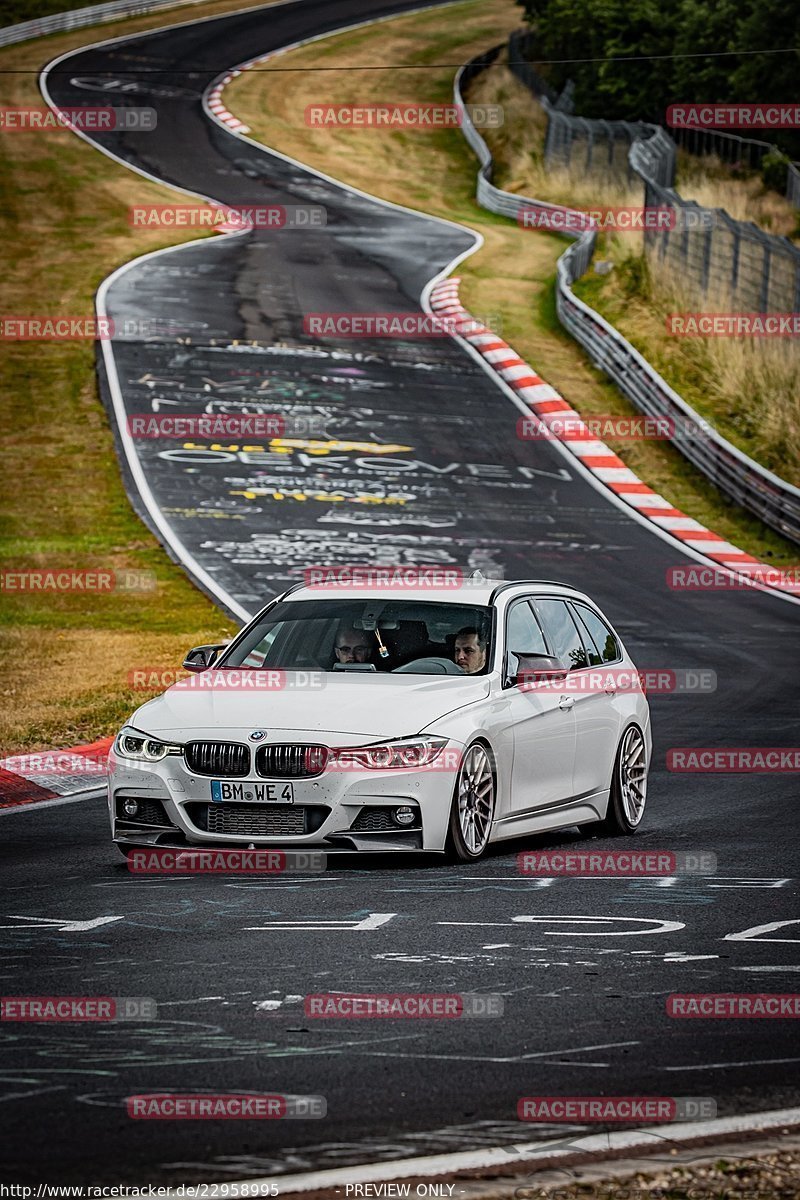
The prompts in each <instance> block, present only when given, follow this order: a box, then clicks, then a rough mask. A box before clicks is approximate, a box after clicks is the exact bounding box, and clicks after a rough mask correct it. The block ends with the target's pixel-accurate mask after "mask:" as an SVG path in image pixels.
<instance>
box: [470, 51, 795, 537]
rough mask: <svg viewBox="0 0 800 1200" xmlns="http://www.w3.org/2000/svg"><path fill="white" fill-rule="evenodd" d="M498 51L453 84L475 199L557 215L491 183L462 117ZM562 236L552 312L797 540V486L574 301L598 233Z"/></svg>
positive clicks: (515, 211)
mask: <svg viewBox="0 0 800 1200" xmlns="http://www.w3.org/2000/svg"><path fill="white" fill-rule="evenodd" d="M502 49H503V47H502V46H496V47H494V48H493V49H492V50H490V51H488V52H487V53H485V54H482V55H479V56H478V57H477V58H474V59H471V61H470V62H468V63H467V64H466V65H465V66H463V67H461V68H460V70H459V71H458V73H457V74H456V78H455V81H454V85H453V93H454V100H455V103H456V104H457V105H459V106H460V107H461V111H462V113H463V119H462V125H461V130H462V133H463V134H464V137H465V138H466V139H467V142H468V143H469V145H470V146H471V147H472V149H473V150H474V152H475V154H476V155H477V157H478V160H479V163H480V166H479V169H478V179H477V189H476V196H477V200H478V203H479V204H480V205H481V206H482V207H483V208H487V209H488V210H489V211H490V212H494V213H499V214H501V215H502V216H506V217H513V218H514V219H518V217H519V214H520V213H521V212H522V211H523V210H535V211H538V212H544V211H548V210H549V211H551V212H552V211H554V210H555V211H558V212H559V213H563V212H564V211H565V208H564V206H563V205H558V204H549V203H547V202H545V201H542V200H534V199H530V198H528V197H525V196H518V195H514V194H512V193H511V192H504V191H502V189H500V188H498V187H495V185H494V184H493V183H492V171H493V166H494V163H493V159H492V153H491V151H490V149H489V147H488V146H487V144H486V142H485V141H484V140H483V138H482V137H481V135H480V133H479V132H478V130H477V129H476V128H475V126H474V125H473V124H472V122H471V120H470V119H469V115H468V112H467V109H466V107H465V104H464V99H463V95H462V87H463V86H466V84H468V83H469V82H470V81H471V80H472V79H474V78H475V77H476V76H477V75H479V74H480V73H481V71H483V70H484V69H485V68H486V67H487V66H488V65H489V64H490V63H492V62H494V61H495V59H496V58H497V56H498V54H499V53H500V51H501V50H502ZM545 99H546V97H545ZM547 103H548V104H549V101H547ZM654 136H655V135H654ZM635 147H638V148H639V149H640V153H643V152H645V151H646V147H647V142H646V141H643V142H637V143H634V146H633V147H632V148H631V152H632V153H633V151H634V148H635ZM567 211H570V210H567ZM564 236H566V237H569V238H571V239H573V240H572V243H571V245H570V246H569V247H568V248H567V249H566V250H565V251H564V253H563V254H562V255H561V257H560V258H559V260H558V269H557V276H556V310H557V312H558V317H559V320H560V321H561V323H562V325H563V326H564V327H565V328H566V329H567V330H568V331H569V332H570V333H571V334H572V336H573V337H574V338H575V340H576V341H578V342H579V343H580V344H581V346H583V348H584V349H585V350H586V351H587V353H588V354H589V356H590V358H591V359H592V361H593V362H594V363H595V364H596V365H597V366H598V367H599V368H600V369H601V370H602V371H604V372H605V373H606V375H608V376H609V378H610V379H611V380H612V381H613V382H614V383H615V384H616V385H617V387H618V388H619V389H620V391H621V392H622V393H623V394H624V395H625V396H627V397H628V399H629V400H630V401H631V403H632V404H633V405H634V407H635V408H637V409H638V410H639V411H640V412H643V413H646V414H647V415H648V416H654V417H665V418H669V419H671V420H672V421H674V423H675V424H674V429H675V438H674V443H675V445H676V446H677V448H678V449H679V450H680V451H681V453H682V454H683V455H684V456H685V457H686V458H687V459H688V460H689V462H691V463H692V464H693V465H694V466H695V467H697V469H698V470H699V471H701V472H702V473H703V475H705V477H706V478H707V479H710V480H711V482H712V483H714V484H715V485H716V486H717V487H718V488H719V489H720V491H722V492H724V493H725V494H726V495H727V496H730V497H731V499H733V500H735V501H736V502H737V503H738V504H741V505H742V506H743V507H744V508H746V509H748V511H749V512H752V513H755V514H756V516H758V517H760V518H761V520H762V521H764V523H765V524H766V525H769V526H770V527H771V528H772V529H775V530H777V531H778V532H779V533H782V534H783V535H784V537H787V538H790V539H791V540H792V541H794V542H797V543H800V489H798V488H796V487H793V486H792V484H790V483H787V482H786V480H784V479H780V478H779V477H778V476H777V475H774V474H773V473H772V472H771V471H768V470H766V468H765V467H762V466H761V465H760V464H759V463H757V462H755V461H754V460H753V459H752V458H749V457H748V456H747V455H746V454H743V453H742V451H741V450H738V449H737V448H736V447H735V446H734V445H732V444H731V442H729V441H727V439H726V438H724V437H722V436H721V435H720V434H719V433H717V431H716V430H715V429H714V428H713V427H712V426H711V425H709V423H708V422H707V421H705V420H704V419H703V418H702V417H701V416H700V415H699V413H697V412H695V410H694V409H693V408H692V407H691V405H689V404H687V403H686V401H685V400H684V399H683V398H682V397H681V396H679V395H678V393H677V392H675V391H674V390H673V389H672V388H671V387H670V386H669V384H668V383H667V382H666V380H664V379H662V377H661V376H660V375H659V373H658V372H657V371H656V370H655V368H654V367H652V366H651V365H650V363H649V362H648V361H647V360H646V359H645V358H643V357H642V355H641V354H640V353H639V352H638V351H637V350H635V349H634V347H633V346H632V345H631V344H630V342H628V341H626V339H625V338H624V337H622V335H621V334H620V333H619V332H618V331H617V330H616V329H615V328H614V326H613V325H610V324H609V323H608V321H606V320H604V319H603V317H601V316H600V314H599V313H598V312H595V310H594V309H593V308H590V307H589V305H588V304H585V303H584V302H583V301H582V300H579V299H578V297H577V296H576V295H575V294H574V292H573V291H572V287H571V285H572V284H573V283H575V281H576V280H577V279H579V278H580V276H581V275H583V274H584V273H585V272H586V270H587V269H588V267H589V264H590V263H591V261H592V257H593V255H594V250H595V244H596V240H597V234H596V232H595V231H594V230H584V231H583V232H580V233H569V232H566V231H565V233H564Z"/></svg>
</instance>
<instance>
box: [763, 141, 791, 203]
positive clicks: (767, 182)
mask: <svg viewBox="0 0 800 1200" xmlns="http://www.w3.org/2000/svg"><path fill="white" fill-rule="evenodd" d="M790 162H791V159H790V158H789V156H788V154H784V153H783V152H782V151H781V150H778V148H777V147H774V148H773V149H772V150H770V151H769V152H768V153H767V154H765V155H764V157H763V158H762V160H761V178H762V179H763V180H764V187H768V188H772V190H773V192H780V194H781V195H782V196H783V195H785V193H786V173H787V170H788V167H789V163H790Z"/></svg>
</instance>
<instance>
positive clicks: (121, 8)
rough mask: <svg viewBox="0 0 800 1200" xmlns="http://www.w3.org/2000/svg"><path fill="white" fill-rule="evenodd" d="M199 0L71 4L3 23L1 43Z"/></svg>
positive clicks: (133, 0)
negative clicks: (64, 8)
mask: <svg viewBox="0 0 800 1200" xmlns="http://www.w3.org/2000/svg"><path fill="white" fill-rule="evenodd" d="M199 3H200V0H110V3H108V4H93V5H91V6H90V7H89V8H74V9H72V11H71V12H60V13H52V14H51V15H50V16H49V17H37V18H36V20H34V21H20V22H19V23H18V24H17V25H6V26H5V28H3V29H0V46H13V45H15V44H16V43H17V42H27V41H29V39H30V38H37V37H44V36H45V34H48V33H65V32H67V31H68V30H70V29H82V28H83V27H84V26H86V25H102V24H104V23H105V22H106V21H117V20H119V19H120V18H122V17H141V16H144V15H145V14H146V13H151V12H158V11H159V10H160V9H162V8H183V7H184V5H187V4H199Z"/></svg>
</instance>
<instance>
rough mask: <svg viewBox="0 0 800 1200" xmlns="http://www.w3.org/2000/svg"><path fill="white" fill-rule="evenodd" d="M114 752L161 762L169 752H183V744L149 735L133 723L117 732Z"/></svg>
mask: <svg viewBox="0 0 800 1200" xmlns="http://www.w3.org/2000/svg"><path fill="white" fill-rule="evenodd" d="M114 753H115V754H118V755H119V756H120V758H133V759H136V761H137V762H160V761H161V759H162V758H166V757H167V755H168V754H182V753H183V746H176V745H174V744H172V743H170V742H160V741H159V740H158V738H152V737H149V736H148V735H147V734H146V733H141V732H140V731H139V730H138V729H134V728H133V726H132V725H126V726H125V727H124V728H123V729H121V730H120V731H119V733H118V734H117V737H116V741H115V742H114Z"/></svg>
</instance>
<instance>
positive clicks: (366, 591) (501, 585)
mask: <svg viewBox="0 0 800 1200" xmlns="http://www.w3.org/2000/svg"><path fill="white" fill-rule="evenodd" d="M390 569H391V568H387V570H390ZM376 573H377V571H376ZM518 590H521V591H524V592H526V593H528V592H532V593H534V594H540V593H545V592H546V593H549V594H552V593H553V591H554V590H556V591H558V592H559V593H563V594H564V595H567V596H576V597H578V596H579V597H581V598H582V599H588V597H586V596H585V595H584V593H583V592H580V591H578V589H577V588H574V587H572V586H571V585H570V584H568V583H559V582H558V581H557V580H551V579H504V580H500V579H481V580H476V579H463V580H461V581H460V582H456V583H454V584H453V586H451V587H424V586H417V587H411V586H406V585H405V584H399V585H398V584H394V585H392V584H389V583H385V584H377V585H375V586H370V587H365V586H354V585H352V584H346V583H339V582H335V583H320V584H317V585H309V584H296V585H295V586H294V587H293V588H291V589H290V590H289V591H288V592H286V593H284V595H283V597H281V598H282V599H284V600H288V601H295V600H332V599H334V600H409V601H413V602H414V603H419V602H420V601H423V600H430V601H432V602H434V603H437V604H476V605H483V606H486V605H491V604H493V603H495V601H496V600H498V599H501V598H505V596H506V595H508V596H509V597H511V596H513V595H515V594H516V592H517V591H518Z"/></svg>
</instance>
